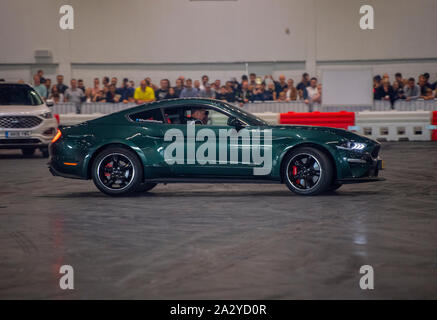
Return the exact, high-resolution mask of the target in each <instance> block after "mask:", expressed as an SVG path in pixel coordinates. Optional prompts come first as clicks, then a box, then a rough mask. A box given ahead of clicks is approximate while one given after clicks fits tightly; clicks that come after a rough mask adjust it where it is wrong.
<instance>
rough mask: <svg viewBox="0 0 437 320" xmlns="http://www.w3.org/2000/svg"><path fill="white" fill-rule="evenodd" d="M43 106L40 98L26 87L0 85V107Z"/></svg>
mask: <svg viewBox="0 0 437 320" xmlns="http://www.w3.org/2000/svg"><path fill="white" fill-rule="evenodd" d="M40 104H43V101H42V100H41V98H40V96H39V95H38V94H37V93H36V91H35V90H33V89H32V88H31V87H29V86H27V85H15V84H0V106H10V105H23V106H38V105H40Z"/></svg>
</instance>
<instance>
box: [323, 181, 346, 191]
mask: <svg viewBox="0 0 437 320" xmlns="http://www.w3.org/2000/svg"><path fill="white" fill-rule="evenodd" d="M342 185H343V184H341V183H340V182H334V183H333V184H331V185H330V186H329V187H328V190H327V191H335V190H337V189H339V188H340V187H341V186H342Z"/></svg>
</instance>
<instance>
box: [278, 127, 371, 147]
mask: <svg viewBox="0 0 437 320" xmlns="http://www.w3.org/2000/svg"><path fill="white" fill-rule="evenodd" d="M270 128H272V129H273V130H274V131H276V132H281V133H282V134H286V133H289V134H295V133H296V131H299V132H305V131H307V132H308V133H316V132H319V133H329V134H333V135H336V136H338V137H341V138H344V139H346V140H353V141H361V142H365V143H376V144H379V142H377V141H375V140H373V139H370V138H368V137H366V136H363V135H361V134H359V133H355V132H351V131H348V130H345V129H340V128H332V127H320V126H305V125H275V126H270Z"/></svg>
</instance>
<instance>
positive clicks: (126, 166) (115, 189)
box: [91, 147, 143, 196]
mask: <svg viewBox="0 0 437 320" xmlns="http://www.w3.org/2000/svg"><path fill="white" fill-rule="evenodd" d="M91 174H92V177H93V181H94V184H95V185H96V187H97V188H98V189H99V190H100V191H102V192H103V193H105V194H107V195H110V196H124V195H128V194H130V193H132V192H135V191H137V189H138V188H139V187H140V186H141V181H142V177H143V166H142V164H141V161H140V159H139V158H138V156H137V154H136V153H135V152H133V151H131V150H129V149H127V148H122V147H109V148H107V149H104V150H103V151H101V152H100V153H99V154H98V155H97V157H96V158H95V159H94V161H93V164H92V169H91Z"/></svg>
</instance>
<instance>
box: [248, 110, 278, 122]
mask: <svg viewBox="0 0 437 320" xmlns="http://www.w3.org/2000/svg"><path fill="white" fill-rule="evenodd" d="M254 115H255V116H257V117H258V118H261V119H263V120H264V121H267V122H268V123H270V124H279V113H276V112H261V113H254Z"/></svg>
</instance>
